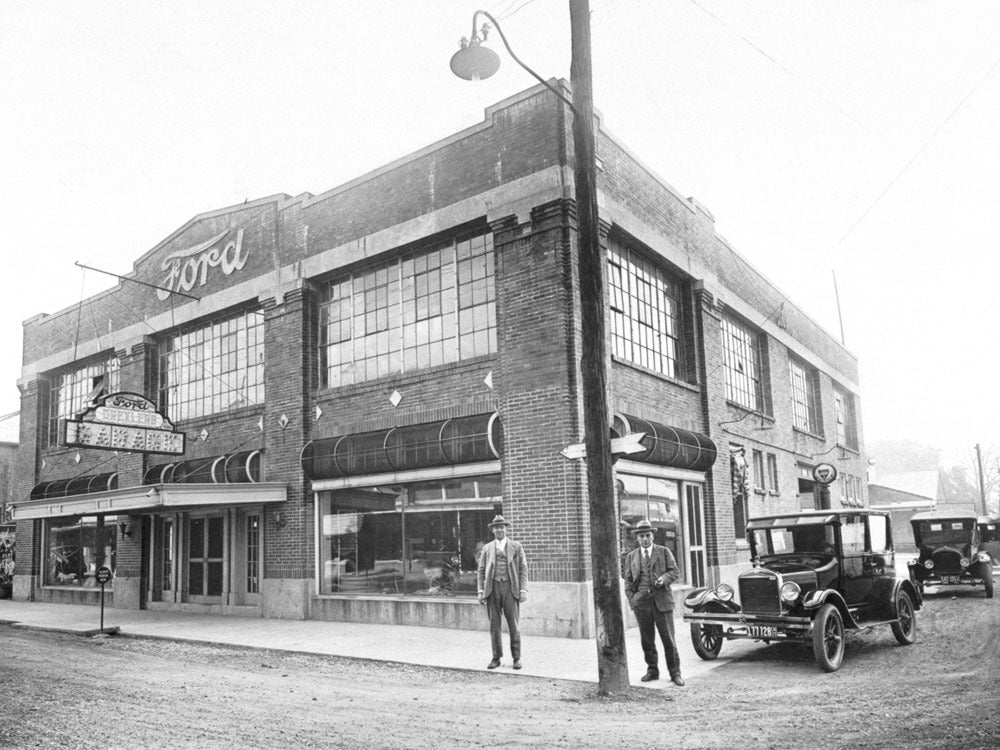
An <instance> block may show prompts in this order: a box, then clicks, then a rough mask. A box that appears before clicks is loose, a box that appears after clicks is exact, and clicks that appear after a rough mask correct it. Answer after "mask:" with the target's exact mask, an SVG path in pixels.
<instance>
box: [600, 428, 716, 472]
mask: <svg viewBox="0 0 1000 750" xmlns="http://www.w3.org/2000/svg"><path fill="white" fill-rule="evenodd" d="M611 429H612V432H614V433H615V434H616V436H617V437H624V436H625V435H628V434H629V433H633V432H644V433H646V436H645V437H644V438H643V439H642V445H643V447H645V448H646V451H645V452H644V453H633V454H631V455H629V456H628V457H627V458H628V459H629V460H630V461H639V462H641V463H647V464H656V465H657V466H669V467H672V468H675V469H688V470H691V471H708V470H709V469H710V468H712V464H714V463H715V459H716V456H717V455H718V449H717V448H716V447H715V443H713V442H712V440H711V439H710V438H709V437H708V436H707V435H702V434H701V433H700V432H692V431H690V430H682V429H681V428H679V427H668V426H666V425H662V424H658V423H656V422H651V421H649V420H648V419H641V418H639V417H633V416H630V415H628V414H615V418H614V422H613V424H612V426H611Z"/></svg>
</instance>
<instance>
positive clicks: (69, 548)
mask: <svg viewBox="0 0 1000 750" xmlns="http://www.w3.org/2000/svg"><path fill="white" fill-rule="evenodd" d="M45 549H46V552H47V554H46V565H45V583H46V585H48V586H80V587H84V588H90V587H95V586H97V582H96V581H95V579H94V574H95V573H96V572H97V569H98V568H99V567H101V566H108V567H109V568H111V570H112V571H114V569H115V551H116V545H115V520H114V519H111V518H108V519H103V521H102V520H101V519H97V518H92V517H87V516H83V517H79V516H76V517H72V518H62V519H54V520H53V521H51V522H50V523H49V524H47V526H46V534H45Z"/></svg>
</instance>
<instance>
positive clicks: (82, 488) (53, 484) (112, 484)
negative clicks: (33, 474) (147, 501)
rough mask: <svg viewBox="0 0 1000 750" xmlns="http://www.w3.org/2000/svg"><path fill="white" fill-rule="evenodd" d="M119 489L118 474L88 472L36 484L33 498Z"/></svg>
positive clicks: (31, 496) (31, 495)
mask: <svg viewBox="0 0 1000 750" xmlns="http://www.w3.org/2000/svg"><path fill="white" fill-rule="evenodd" d="M115 489H118V474H117V473H109V474H87V475H85V476H82V477H70V478H69V479H53V480H50V481H48V482H42V483H40V484H36V485H35V486H34V487H32V488H31V494H30V495H29V497H30V498H31V499H32V500H46V499H48V498H52V497H69V496H70V495H84V494H88V493H91V492H107V491H108V490H115Z"/></svg>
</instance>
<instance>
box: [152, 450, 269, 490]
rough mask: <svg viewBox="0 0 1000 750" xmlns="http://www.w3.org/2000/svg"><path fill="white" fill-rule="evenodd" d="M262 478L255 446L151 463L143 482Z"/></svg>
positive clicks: (226, 481)
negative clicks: (247, 449) (220, 453)
mask: <svg viewBox="0 0 1000 750" xmlns="http://www.w3.org/2000/svg"><path fill="white" fill-rule="evenodd" d="M260 481H261V451H259V450H252V451H240V452H239V453H229V454H224V455H221V456H209V457H207V458H192V459H189V460H187V461H179V462H177V463H171V464H160V465H158V466H150V467H149V468H148V469H146V474H145V476H143V480H142V483H143V484H145V485H149V484H243V483H256V482H260Z"/></svg>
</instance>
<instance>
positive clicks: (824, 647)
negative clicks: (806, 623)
mask: <svg viewBox="0 0 1000 750" xmlns="http://www.w3.org/2000/svg"><path fill="white" fill-rule="evenodd" d="M813 655H814V656H815V657H816V663H817V664H819V666H820V669H822V670H823V671H824V672H836V671H837V670H838V669H840V663H841V662H842V661H843V660H844V619H843V618H842V617H841V616H840V611H839V610H838V609H837V608H836V607H835V606H833V605H832V604H824V605H823V606H822V607H820V608H819V612H817V613H816V619H815V620H813Z"/></svg>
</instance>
